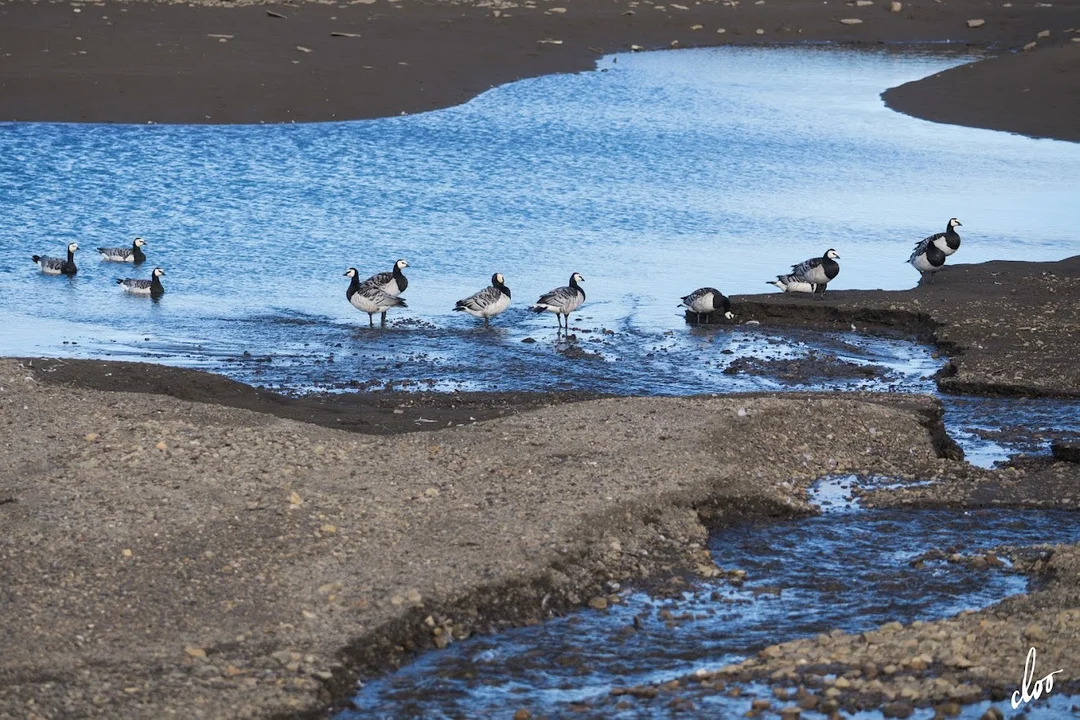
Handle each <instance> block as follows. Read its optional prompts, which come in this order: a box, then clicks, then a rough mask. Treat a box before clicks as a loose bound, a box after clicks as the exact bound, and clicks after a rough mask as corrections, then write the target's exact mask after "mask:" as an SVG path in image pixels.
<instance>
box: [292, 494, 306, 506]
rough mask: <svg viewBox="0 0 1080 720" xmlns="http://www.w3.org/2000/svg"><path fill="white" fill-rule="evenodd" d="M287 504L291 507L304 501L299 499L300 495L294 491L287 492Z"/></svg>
mask: <svg viewBox="0 0 1080 720" xmlns="http://www.w3.org/2000/svg"><path fill="white" fill-rule="evenodd" d="M289 504H290V505H292V506H293V507H300V506H301V505H303V504H304V501H303V500H301V499H300V496H299V495H298V494H297V493H296V492H295V491H293V492H291V493H289Z"/></svg>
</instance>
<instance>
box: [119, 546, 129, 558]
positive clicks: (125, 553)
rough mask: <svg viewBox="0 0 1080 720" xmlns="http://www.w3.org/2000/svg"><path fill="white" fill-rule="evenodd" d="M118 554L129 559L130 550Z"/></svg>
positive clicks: (125, 549)
mask: <svg viewBox="0 0 1080 720" xmlns="http://www.w3.org/2000/svg"><path fill="white" fill-rule="evenodd" d="M120 554H121V555H123V556H124V557H126V558H129V557H131V548H124V549H123V551H122V552H121V553H120Z"/></svg>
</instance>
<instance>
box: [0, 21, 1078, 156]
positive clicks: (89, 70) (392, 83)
mask: <svg viewBox="0 0 1080 720" xmlns="http://www.w3.org/2000/svg"><path fill="white" fill-rule="evenodd" d="M682 8H685V9H682ZM887 8H888V3H887V2H883V3H875V4H874V5H872V6H868V7H853V6H851V5H847V4H843V3H830V4H823V3H807V2H804V1H803V0H769V2H767V3H765V4H762V5H756V4H754V3H751V2H743V3H740V4H738V6H734V7H733V6H728V5H725V4H722V3H719V2H706V3H700V4H695V3H684V4H683V5H682V6H681V7H680V6H679V5H678V4H677V3H676V4H672V5H670V6H664V8H663V9H662V10H658V9H654V8H653V7H652V6H649V5H639V4H637V3H631V2H630V0H616V1H615V2H603V3H601V2H596V1H589V2H575V3H570V4H566V3H563V4H560V3H558V2H551V3H542V4H540V5H538V6H536V7H533V8H530V7H527V6H525V5H521V4H519V5H518V6H516V7H509V8H504V9H496V8H494V7H491V6H490V4H487V3H485V6H483V7H481V6H479V5H478V4H476V3H472V2H461V3H448V2H392V3H391V2H384V1H383V0H376V1H375V2H373V3H371V4H364V3H356V4H345V3H342V4H336V5H335V4H319V3H288V4H266V5H263V4H245V3H232V2H230V3H218V2H204V3H197V4H191V5H189V4H185V3H171V2H122V1H120V0H110V1H109V2H106V3H104V4H85V5H82V6H79V7H75V6H73V5H72V4H69V3H60V2H28V1H27V0H14V1H9V2H6V3H3V4H0V60H2V61H0V121H7V120H22V121H35V120H36V121H55V122H128V123H147V122H155V123H260V122H310V121H327V120H352V119H359V118H371V117H384V116H389V115H398V114H400V113H414V112H422V111H426V110H431V109H434V108H440V107H446V106H448V105H454V104H457V103H461V102H464V101H466V100H468V99H469V98H471V97H474V96H475V95H477V94H479V93H481V92H483V91H485V90H487V89H488V88H490V87H492V86H494V85H499V84H503V83H506V82H510V81H513V80H517V79H520V78H525V77H534V76H537V75H544V74H550V73H557V72H576V71H581V70H588V69H590V68H592V67H593V63H594V62H595V59H596V58H597V57H598V56H599V54H601V53H611V52H617V51H626V50H629V49H630V46H631V45H638V46H641V47H643V48H647V49H656V48H667V47H671V46H673V45H675V46H678V47H684V48H685V47H695V46H709V45H719V44H724V45H767V44H790V43H798V42H822V41H826V42H836V43H842V44H845V45H849V46H851V47H878V46H880V45H881V44H885V43H935V44H938V47H939V48H942V47H943V45H941V43H945V42H947V43H949V45H950V46H952V47H969V48H970V47H978V48H985V49H987V50H988V51H989V52H991V53H1004V52H1008V51H1009V50H1013V49H1019V48H1020V47H1022V46H1023V45H1025V44H1026V43H1028V42H1031V41H1034V40H1036V35H1037V34H1038V33H1039V32H1040V31H1042V30H1049V31H1050V32H1051V34H1050V36H1049V37H1048V38H1045V39H1039V40H1038V42H1039V47H1038V49H1037V50H1036V51H1035V52H1031V53H1026V54H1025V57H1023V58H1019V59H1017V60H1015V61H1009V62H1001V63H997V64H994V65H988V66H986V68H985V69H980V70H978V71H962V72H961V71H957V72H956V73H954V74H946V75H944V76H942V77H943V78H944V79H940V78H939V79H932V80H928V81H925V82H920V83H914V84H911V85H908V86H905V87H904V88H903V89H902V91H898V93H897V94H896V95H895V96H890V98H889V101H890V103H892V104H893V105H894V106H895V107H897V108H898V109H900V110H902V111H903V112H907V113H911V114H913V115H918V116H920V117H927V118H930V119H935V120H943V121H946V122H957V123H962V124H966V125H977V126H980V127H994V128H999V129H1004V130H1012V131H1017V132H1030V133H1031V134H1036V135H1040V136H1048V137H1060V138H1066V139H1074V140H1075V139H1076V133H1077V130H1076V122H1075V118H1076V116H1077V113H1076V101H1075V97H1076V95H1075V93H1076V87H1077V86H1078V85H1080V83H1078V82H1077V80H1076V77H1077V74H1076V67H1077V66H1076V61H1075V57H1076V55H1077V52H1080V47H1072V46H1070V47H1065V48H1064V49H1063V50H1055V51H1054V53H1055V55H1053V57H1054V58H1058V57H1064V58H1065V60H1063V61H1062V63H1058V61H1057V60H1048V59H1047V57H1050V55H1049V53H1046V57H1044V55H1043V54H1044V53H1045V52H1046V50H1047V48H1048V47H1053V46H1060V45H1069V41H1070V38H1071V36H1073V35H1075V33H1067V32H1065V31H1066V30H1075V29H1076V28H1080V4H1078V3H1077V2H1075V0H1070V1H1067V2H1054V3H1052V6H1051V7H1035V6H1034V4H1022V3H1013V4H1012V5H1011V6H1009V7H1001V6H988V5H986V4H985V3H983V2H981V1H980V0H950V2H948V3H936V2H929V1H925V2H924V1H922V0H917V1H915V2H910V1H905V2H904V3H903V8H902V11H901V12H897V13H893V12H889V11H888V9H887ZM560 10H562V11H561V12H560ZM268 11H269V12H268ZM270 13H275V14H276V15H278V16H283V17H276V16H274V15H271V14H270ZM845 18H854V19H859V20H862V23H861V24H858V25H845V24H841V23H840V20H841V19H845ZM971 18H981V19H985V21H986V23H985V25H984V26H983V27H980V28H978V29H974V30H972V29H968V27H967V25H966V21H967V20H968V19H971ZM696 26H700V27H697V29H695V27H696ZM719 28H724V30H725V32H724V33H722V34H721V33H718V32H717V30H718V29H719ZM759 31H761V34H759ZM334 33H337V35H334ZM543 40H558V41H561V44H555V43H545V42H541V41H543ZM1073 45H1075V44H1073ZM1068 51H1076V52H1072V55H1071V58H1072V59H1069V56H1068V55H1067V52H1068ZM980 67H981V66H980ZM1059 69H1060V70H1061V71H1062V73H1060V74H1059V73H1058V70H1059ZM1070 88H1071V90H1072V93H1071V95H1070V94H1069V92H1068V91H1069V89H1070ZM883 89H884V88H883ZM1018 98H1019V99H1021V100H1022V101H1021V102H1018V101H1017V99H1018ZM1069 98H1072V99H1071V100H1070V99H1069Z"/></svg>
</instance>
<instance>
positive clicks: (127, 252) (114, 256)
mask: <svg viewBox="0 0 1080 720" xmlns="http://www.w3.org/2000/svg"><path fill="white" fill-rule="evenodd" d="M144 247H148V246H147V244H146V241H145V240H143V239H142V238H141V237H137V238H135V240H134V242H132V243H131V247H129V248H126V247H112V248H102V247H99V248H98V249H97V251H98V252H99V253H101V259H102V260H107V261H109V262H129V263H135V264H136V265H138V264H139V263H141V262H143V261H144V260H146V254H145V253H143V251H142V249H143V248H144Z"/></svg>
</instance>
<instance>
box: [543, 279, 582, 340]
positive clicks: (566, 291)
mask: <svg viewBox="0 0 1080 720" xmlns="http://www.w3.org/2000/svg"><path fill="white" fill-rule="evenodd" d="M580 282H585V278H583V277H581V276H580V275H578V274H577V273H574V274H573V275H571V276H570V284H569V285H566V286H564V287H559V288H555V289H554V290H551V291H550V292H547V293H544V294H543V295H541V296H540V299H539V300H537V301H536V304H535V305H533V306H532V311H533V312H537V313H541V312H550V313H555V320H556V321H557V322H558V323H559V327H560V328H562V327H563V323H562V320H561V319H560V318H566V329H567V330H569V329H570V313H572V312H574V311H575V310H577V309H578V308H579V307H581V304H582V303H583V302H585V291H584V290H582V289H581V286H579V285H578V283H580Z"/></svg>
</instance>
